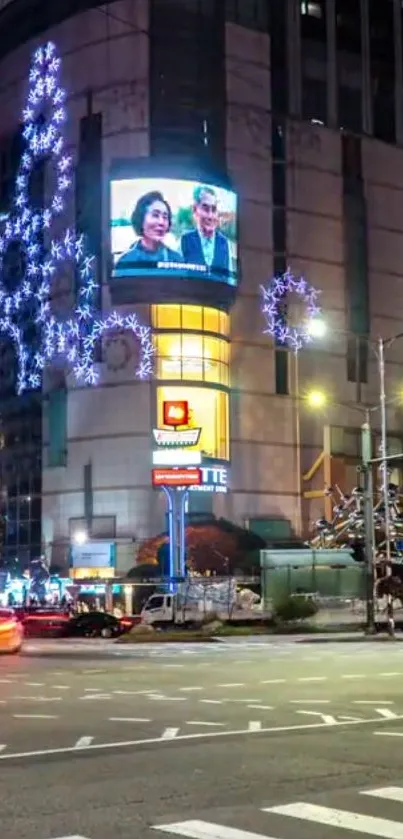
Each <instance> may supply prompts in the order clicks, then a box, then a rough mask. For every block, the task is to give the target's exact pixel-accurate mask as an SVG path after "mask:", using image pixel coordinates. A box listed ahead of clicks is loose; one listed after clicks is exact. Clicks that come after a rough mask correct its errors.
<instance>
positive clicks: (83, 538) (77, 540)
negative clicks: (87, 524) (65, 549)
mask: <svg viewBox="0 0 403 839" xmlns="http://www.w3.org/2000/svg"><path fill="white" fill-rule="evenodd" d="M87 541H88V535H87V533H86V532H85V530H76V532H75V533H73V542H74V544H75V545H85V544H86V542H87Z"/></svg>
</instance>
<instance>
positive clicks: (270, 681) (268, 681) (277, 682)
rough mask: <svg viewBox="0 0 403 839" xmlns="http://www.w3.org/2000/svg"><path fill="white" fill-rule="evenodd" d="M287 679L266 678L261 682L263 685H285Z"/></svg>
mask: <svg viewBox="0 0 403 839" xmlns="http://www.w3.org/2000/svg"><path fill="white" fill-rule="evenodd" d="M286 681H287V680H286V679H265V680H264V681H263V682H260V684H261V685H283V684H284V683H285V682H286Z"/></svg>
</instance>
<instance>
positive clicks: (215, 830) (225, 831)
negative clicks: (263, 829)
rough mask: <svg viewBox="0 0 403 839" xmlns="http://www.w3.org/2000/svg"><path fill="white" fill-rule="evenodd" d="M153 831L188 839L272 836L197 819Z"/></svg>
mask: <svg viewBox="0 0 403 839" xmlns="http://www.w3.org/2000/svg"><path fill="white" fill-rule="evenodd" d="M152 830H161V831H162V832H163V833H173V834H174V835H177V836H186V837H187V839H270V836H266V835H265V836H263V835H262V834H261V833H251V832H250V830H238V828H236V827H225V825H222V824H213V823H212V822H203V821H199V820H197V819H195V820H190V821H186V822H176V823H175V822H172V824H156V825H153V826H152Z"/></svg>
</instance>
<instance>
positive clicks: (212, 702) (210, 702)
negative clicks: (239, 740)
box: [199, 699, 223, 705]
mask: <svg viewBox="0 0 403 839" xmlns="http://www.w3.org/2000/svg"><path fill="white" fill-rule="evenodd" d="M199 702H203V703H204V705H223V702H222V700H221V699H199Z"/></svg>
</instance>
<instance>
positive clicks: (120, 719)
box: [108, 717, 152, 722]
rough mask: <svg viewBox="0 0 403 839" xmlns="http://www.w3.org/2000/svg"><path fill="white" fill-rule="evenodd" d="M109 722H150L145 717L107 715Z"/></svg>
mask: <svg viewBox="0 0 403 839" xmlns="http://www.w3.org/2000/svg"><path fill="white" fill-rule="evenodd" d="M108 719H109V722H152V720H150V719H147V718H146V717H108Z"/></svg>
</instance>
